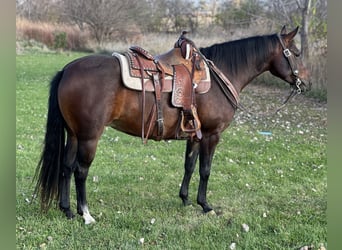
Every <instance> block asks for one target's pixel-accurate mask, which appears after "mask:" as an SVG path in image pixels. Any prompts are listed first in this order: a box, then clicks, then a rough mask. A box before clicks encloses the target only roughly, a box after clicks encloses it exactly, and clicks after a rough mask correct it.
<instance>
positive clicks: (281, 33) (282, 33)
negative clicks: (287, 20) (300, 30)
mask: <svg viewBox="0 0 342 250" xmlns="http://www.w3.org/2000/svg"><path fill="white" fill-rule="evenodd" d="M280 35H286V25H284V26H283V27H282V28H281V31H280Z"/></svg>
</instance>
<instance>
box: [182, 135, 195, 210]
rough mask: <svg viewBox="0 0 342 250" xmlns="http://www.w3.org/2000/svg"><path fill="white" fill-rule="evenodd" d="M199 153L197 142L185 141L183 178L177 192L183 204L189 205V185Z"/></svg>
mask: <svg viewBox="0 0 342 250" xmlns="http://www.w3.org/2000/svg"><path fill="white" fill-rule="evenodd" d="M198 152H199V142H197V141H190V140H188V141H187V144H186V151H185V163H184V168H185V171H184V177H183V181H182V185H181V188H180V191H179V197H180V198H181V199H182V201H183V204H184V205H185V206H186V205H190V204H191V202H189V199H188V195H189V183H190V179H191V176H192V174H193V172H194V170H195V166H196V161H197V158H198Z"/></svg>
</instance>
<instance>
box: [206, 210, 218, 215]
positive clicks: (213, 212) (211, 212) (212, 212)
mask: <svg viewBox="0 0 342 250" xmlns="http://www.w3.org/2000/svg"><path fill="white" fill-rule="evenodd" d="M207 215H210V216H213V215H217V214H216V212H215V211H214V210H210V211H209V212H207Z"/></svg>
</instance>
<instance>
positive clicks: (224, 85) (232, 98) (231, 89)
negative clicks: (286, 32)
mask: <svg viewBox="0 0 342 250" xmlns="http://www.w3.org/2000/svg"><path fill="white" fill-rule="evenodd" d="M277 37H278V39H279V42H280V44H281V46H282V48H283V54H284V56H285V58H287V61H288V63H289V66H290V68H291V71H292V74H293V75H294V76H295V77H296V82H295V84H294V87H293V88H292V90H291V92H290V94H289V95H288V97H287V98H286V99H285V101H284V102H283V103H282V104H281V105H280V106H279V107H278V108H276V109H274V111H273V112H271V113H270V112H267V113H262V114H257V115H258V116H264V117H266V116H272V115H275V114H276V113H278V112H279V111H280V110H281V109H283V108H284V107H285V106H286V104H287V103H288V102H289V101H290V100H292V98H293V97H295V96H296V95H297V94H300V93H302V90H301V88H300V85H301V84H304V83H303V82H302V80H301V79H300V78H299V76H298V73H299V70H298V69H297V64H296V62H295V58H294V55H293V53H292V52H291V51H290V50H289V49H288V48H287V47H286V46H285V44H284V42H283V40H282V39H281V37H280V35H279V34H277ZM193 46H194V49H195V50H196V51H197V52H198V54H199V55H200V56H201V57H202V59H203V60H204V62H205V63H206V64H207V66H208V67H209V69H210V71H211V72H212V73H213V76H214V77H215V80H216V81H217V82H218V84H219V86H220V88H221V90H222V92H223V93H224V95H225V96H226V98H227V99H228V101H229V102H230V104H231V105H232V106H233V108H234V109H235V110H236V109H238V108H239V109H241V110H242V111H244V112H247V113H249V114H251V115H255V114H254V113H252V112H250V111H248V110H247V109H246V108H245V107H244V106H243V105H242V104H241V103H239V93H238V92H237V91H236V89H235V86H234V85H233V84H232V83H231V82H230V81H229V79H228V78H227V77H226V76H225V75H224V74H223V73H222V71H221V70H220V69H219V68H217V67H216V65H215V64H214V62H213V61H211V60H209V59H207V58H206V57H205V56H204V55H203V54H202V53H201V52H200V50H199V49H197V47H196V46H195V45H194V44H193Z"/></svg>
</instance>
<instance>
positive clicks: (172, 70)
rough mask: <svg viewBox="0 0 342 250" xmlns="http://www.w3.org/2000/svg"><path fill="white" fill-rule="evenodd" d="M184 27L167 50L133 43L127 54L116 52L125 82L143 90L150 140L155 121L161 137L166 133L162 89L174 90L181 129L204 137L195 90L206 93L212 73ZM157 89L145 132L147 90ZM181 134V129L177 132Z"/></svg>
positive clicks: (172, 99)
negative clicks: (153, 50)
mask: <svg viewBox="0 0 342 250" xmlns="http://www.w3.org/2000/svg"><path fill="white" fill-rule="evenodd" d="M185 34H186V32H184V31H183V33H182V34H181V36H180V37H179V39H178V40H177V42H176V43H175V45H174V48H173V49H171V50H170V51H168V52H166V53H165V54H161V55H157V56H153V55H151V54H150V53H149V52H148V51H146V50H145V49H143V48H141V47H138V46H132V47H130V50H129V51H127V52H125V53H124V54H119V53H113V56H116V57H117V58H118V59H119V61H120V64H121V68H122V77H123V82H124V84H125V85H126V86H127V87H128V88H131V89H136V90H139V91H142V92H143V95H142V96H143V98H142V99H143V100H142V102H143V103H142V109H143V112H142V113H143V118H142V120H143V122H142V138H143V141H144V143H146V142H147V139H148V136H149V133H150V131H151V128H152V126H153V124H156V126H157V135H158V137H157V139H161V138H162V136H163V125H164V124H163V112H162V109H161V92H172V98H171V101H172V105H173V106H175V107H177V108H180V110H181V111H180V129H181V130H182V132H185V133H186V134H188V135H190V136H191V138H195V139H198V140H200V139H201V138H202V133H201V123H200V119H199V117H198V115H197V110H196V103H195V93H206V92H207V91H208V90H209V88H210V73H209V69H208V67H207V65H206V64H205V63H204V61H203V59H202V58H201V56H200V53H199V52H198V51H197V49H196V46H195V45H194V43H193V42H192V41H191V40H190V39H188V38H186V37H185ZM146 91H150V92H154V93H155V105H154V107H153V109H154V111H152V112H153V113H152V116H151V117H150V119H149V120H148V122H147V123H148V124H147V126H148V129H147V132H146V135H145V123H144V121H145V119H144V113H145V110H144V109H145V92H146ZM177 134H178V133H177Z"/></svg>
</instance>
